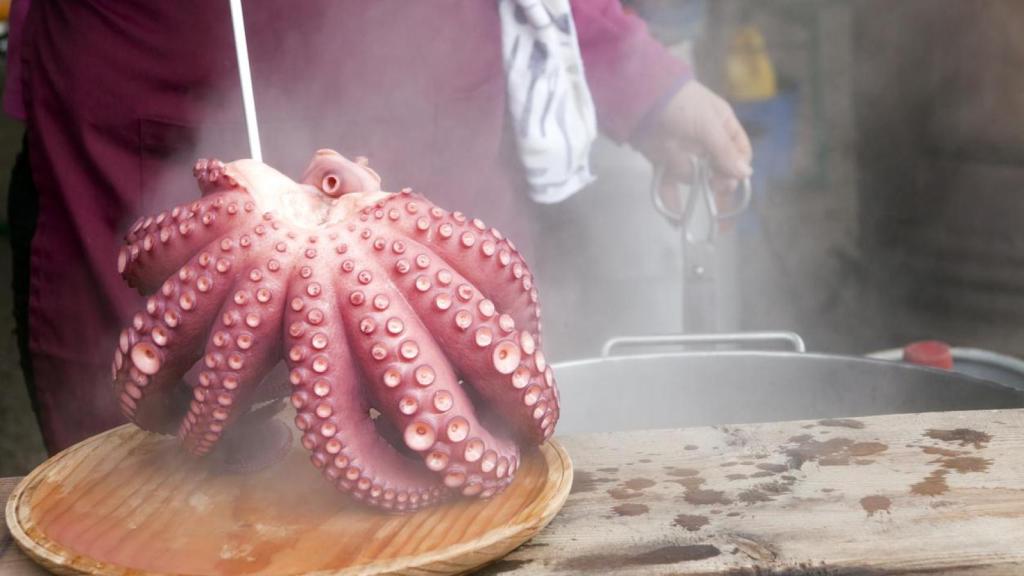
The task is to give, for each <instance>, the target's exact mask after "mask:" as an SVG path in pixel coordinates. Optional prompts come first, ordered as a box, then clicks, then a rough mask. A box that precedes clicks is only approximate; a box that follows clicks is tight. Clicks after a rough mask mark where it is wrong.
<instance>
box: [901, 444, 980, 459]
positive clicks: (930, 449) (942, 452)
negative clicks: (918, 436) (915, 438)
mask: <svg viewBox="0 0 1024 576" xmlns="http://www.w3.org/2000/svg"><path fill="white" fill-rule="evenodd" d="M914 447H915V446H909V448H914ZM921 451H922V452H924V453H925V454H930V455H933V456H946V457H950V458H951V457H953V456H960V455H961V454H966V452H961V451H959V450H950V449H948V448H939V447H938V446H922V447H921Z"/></svg>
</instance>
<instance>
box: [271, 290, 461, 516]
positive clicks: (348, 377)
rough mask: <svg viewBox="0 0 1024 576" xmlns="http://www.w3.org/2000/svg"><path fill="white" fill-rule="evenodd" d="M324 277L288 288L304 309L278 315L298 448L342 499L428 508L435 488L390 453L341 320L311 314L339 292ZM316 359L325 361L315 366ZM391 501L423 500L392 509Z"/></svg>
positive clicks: (330, 305) (410, 463)
mask: <svg viewBox="0 0 1024 576" xmlns="http://www.w3.org/2000/svg"><path fill="white" fill-rule="evenodd" d="M327 272H328V271H325V272H322V273H320V274H317V275H314V276H311V277H310V279H309V280H308V282H307V283H305V285H304V284H303V283H296V284H294V285H293V286H292V287H291V289H290V291H289V293H288V295H289V301H292V300H293V299H295V298H298V299H299V300H300V301H302V302H303V305H302V306H301V307H300V306H293V307H290V308H289V309H288V310H287V311H286V312H285V326H288V327H289V328H288V329H287V333H286V334H285V336H284V338H283V341H284V342H285V346H286V348H287V349H288V350H289V352H288V354H289V358H288V361H287V363H288V366H289V368H290V370H291V384H292V386H293V389H294V391H293V394H292V396H291V402H292V405H293V406H294V407H295V409H296V413H297V416H296V425H297V426H298V428H299V429H300V431H301V432H302V434H303V435H302V445H303V446H304V447H305V448H306V449H307V450H309V451H310V452H311V459H312V463H313V465H314V466H316V467H317V468H320V469H321V470H322V472H323V474H324V476H325V477H326V478H327V479H328V481H330V482H331V483H332V484H334V485H335V487H336V488H338V489H339V490H341V491H343V492H349V493H355V494H359V495H360V497H361V498H362V499H363V500H364V501H365V502H367V503H369V504H374V505H382V506H383V505H384V504H385V503H388V502H390V503H391V507H394V508H395V509H396V510H407V509H408V510H412V509H415V508H419V507H421V506H423V505H425V504H427V503H432V502H433V501H436V500H437V499H438V497H440V496H441V495H442V493H441V492H440V490H439V488H440V487H441V484H440V481H439V480H438V479H437V478H436V477H435V476H434V475H433V474H430V473H429V472H428V471H427V470H425V469H424V468H423V466H421V465H419V464H418V463H417V462H416V461H415V460H413V459H411V458H408V457H407V456H406V455H404V454H402V453H400V452H399V451H398V450H397V449H395V447H393V446H392V445H391V444H390V443H389V442H388V441H387V440H386V439H385V438H384V437H383V436H381V434H380V433H379V431H378V427H377V426H376V424H375V423H374V421H373V420H372V418H371V415H370V401H369V396H368V384H367V383H366V381H365V379H364V377H363V375H362V372H361V371H360V369H359V367H358V365H357V363H356V359H355V358H354V357H353V356H352V353H351V351H350V349H349V345H348V340H347V336H346V334H345V332H344V327H343V325H342V323H341V322H340V320H341V315H340V314H338V313H337V312H332V314H331V316H330V319H329V320H328V318H327V317H323V318H321V317H320V315H319V314H317V313H315V312H314V311H316V310H331V309H336V308H335V307H336V306H337V304H336V301H337V300H338V298H339V295H338V291H337V290H336V289H335V286H334V284H333V283H332V282H331V277H330V275H329V274H328V273H327ZM313 283H316V284H319V285H321V286H322V288H321V290H320V291H318V292H317V294H316V295H314V296H311V295H310V294H309V291H308V286H310V285H312V284H313ZM291 327H300V328H301V329H298V328H296V329H293V328H291ZM291 350H295V352H294V353H292V352H290V351H291ZM318 358H329V361H328V363H327V365H314V364H315V363H316V362H317V359H318ZM374 487H377V488H379V490H373V488H374ZM395 494H424V495H425V497H423V498H419V497H418V498H417V501H416V503H410V502H408V501H406V502H404V503H402V504H401V505H400V506H399V505H398V503H396V502H394V495H395ZM388 495H390V496H391V497H390V498H387V496H388Z"/></svg>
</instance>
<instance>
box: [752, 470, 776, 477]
mask: <svg viewBox="0 0 1024 576" xmlns="http://www.w3.org/2000/svg"><path fill="white" fill-rule="evenodd" d="M769 476H775V473H774V472H768V471H767V470H762V471H760V472H754V473H753V474H751V475H750V477H751V478H767V477H769Z"/></svg>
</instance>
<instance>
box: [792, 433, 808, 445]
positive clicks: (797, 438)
mask: <svg viewBox="0 0 1024 576" xmlns="http://www.w3.org/2000/svg"><path fill="white" fill-rule="evenodd" d="M812 439H814V436H811V435H810V434H798V435H796V436H790V437H789V441H790V442H791V443H793V444H800V443H803V442H807V441H808V440H812Z"/></svg>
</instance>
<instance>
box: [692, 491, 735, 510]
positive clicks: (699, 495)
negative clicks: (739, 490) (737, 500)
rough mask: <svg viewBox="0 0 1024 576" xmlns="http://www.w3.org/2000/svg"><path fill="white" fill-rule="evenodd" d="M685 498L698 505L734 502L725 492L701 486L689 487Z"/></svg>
mask: <svg viewBox="0 0 1024 576" xmlns="http://www.w3.org/2000/svg"><path fill="white" fill-rule="evenodd" d="M685 499H686V501H687V502H689V503H690V504H694V505H696V506H711V505H713V504H723V505H725V504H732V500H730V499H728V498H726V497H725V492H722V491H719V490H702V489H700V488H693V489H688V490H687V491H686V496H685Z"/></svg>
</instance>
